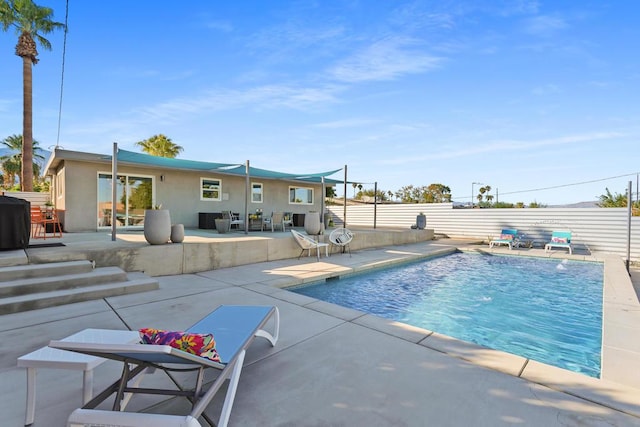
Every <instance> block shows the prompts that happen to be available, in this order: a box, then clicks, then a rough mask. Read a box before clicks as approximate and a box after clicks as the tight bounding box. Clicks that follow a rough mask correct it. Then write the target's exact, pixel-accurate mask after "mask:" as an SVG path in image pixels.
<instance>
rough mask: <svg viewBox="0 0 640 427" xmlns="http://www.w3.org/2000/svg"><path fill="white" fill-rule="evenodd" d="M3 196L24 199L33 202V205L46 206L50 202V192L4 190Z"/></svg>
mask: <svg viewBox="0 0 640 427" xmlns="http://www.w3.org/2000/svg"><path fill="white" fill-rule="evenodd" d="M2 195H3V196H9V197H15V198H17V199H23V200H26V201H28V202H30V203H31V205H32V206H45V204H46V203H47V202H49V200H50V198H49V193H38V192H35V191H34V192H25V191H3V192H2Z"/></svg>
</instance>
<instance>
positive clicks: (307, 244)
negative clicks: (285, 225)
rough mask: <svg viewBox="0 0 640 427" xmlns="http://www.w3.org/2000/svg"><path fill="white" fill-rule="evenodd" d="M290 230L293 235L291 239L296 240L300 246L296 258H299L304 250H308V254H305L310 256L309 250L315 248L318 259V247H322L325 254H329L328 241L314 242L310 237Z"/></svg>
mask: <svg viewBox="0 0 640 427" xmlns="http://www.w3.org/2000/svg"><path fill="white" fill-rule="evenodd" d="M290 231H291V234H292V235H293V239H294V240H295V241H296V243H297V244H298V246H300V248H301V249H302V250H301V251H300V255H298V259H300V257H301V256H302V254H304V251H308V252H309V254H308V255H307V256H311V251H312V250H313V249H315V250H316V256H317V257H318V261H320V248H324V252H325V256H329V244H328V243H322V242H316V241H315V240H313V239H312V238H311V237H309V236H305V235H304V234H302V233H300V232H299V231H296V230H290Z"/></svg>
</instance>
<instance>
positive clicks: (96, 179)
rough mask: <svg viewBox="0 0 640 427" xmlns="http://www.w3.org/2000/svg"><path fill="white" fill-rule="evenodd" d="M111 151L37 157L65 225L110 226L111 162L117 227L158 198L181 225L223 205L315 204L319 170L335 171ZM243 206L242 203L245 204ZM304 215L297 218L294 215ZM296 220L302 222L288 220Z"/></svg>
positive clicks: (320, 194) (322, 181) (212, 214)
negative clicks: (303, 171)
mask: <svg viewBox="0 0 640 427" xmlns="http://www.w3.org/2000/svg"><path fill="white" fill-rule="evenodd" d="M117 153H118V154H117V161H116V162H112V156H111V155H103V154H94V153H85V152H79V151H70V150H63V149H60V148H56V149H55V150H54V151H53V152H52V153H51V156H50V157H49V159H48V161H47V164H46V165H45V168H44V170H45V174H46V175H48V176H50V178H51V201H52V203H53V204H54V205H55V207H56V209H59V210H61V211H62V213H63V215H62V216H63V222H64V229H65V231H67V232H82V231H98V230H101V229H110V228H111V219H112V214H111V209H112V205H113V201H112V199H113V195H112V182H113V181H112V174H113V171H112V167H113V164H114V163H115V166H116V170H117V173H116V175H117V180H116V183H117V187H116V191H117V193H116V197H115V200H116V203H115V204H116V215H115V217H116V221H117V222H116V223H117V227H118V228H121V229H136V228H138V229H140V228H142V222H143V221H144V211H145V210H146V209H151V208H154V207H157V206H159V205H161V207H162V209H168V210H169V212H170V215H171V222H172V223H174V224H184V226H185V227H194V228H195V227H200V228H214V226H212V225H211V224H212V223H213V218H216V217H220V216H221V213H222V212H223V211H231V212H233V213H238V214H239V215H240V217H245V215H249V214H251V215H254V214H255V213H256V212H262V213H263V214H264V215H270V214H271V212H273V211H278V212H290V213H291V214H292V215H295V216H294V218H293V220H294V222H295V221H296V216H297V217H298V219H299V218H303V216H302V215H301V214H306V213H307V212H310V211H316V212H320V211H321V209H322V208H323V206H324V205H323V202H324V196H325V194H324V191H323V190H324V188H325V186H335V185H336V184H337V183H338V182H342V181H336V180H333V179H329V178H327V177H328V176H330V175H333V174H335V173H336V172H338V171H340V169H336V170H333V171H329V172H324V173H311V174H304V175H296V174H291V173H283V172H276V171H270V170H265V169H258V168H254V167H249V168H248V174H247V166H249V165H248V162H247V164H230V163H210V162H201V161H193V160H183V159H175V158H174V159H172V158H166V157H157V156H151V155H148V154H142V153H135V152H131V151H125V150H120V149H118V150H117ZM245 209H246V211H245ZM302 221H304V219H302ZM295 225H302V224H295Z"/></svg>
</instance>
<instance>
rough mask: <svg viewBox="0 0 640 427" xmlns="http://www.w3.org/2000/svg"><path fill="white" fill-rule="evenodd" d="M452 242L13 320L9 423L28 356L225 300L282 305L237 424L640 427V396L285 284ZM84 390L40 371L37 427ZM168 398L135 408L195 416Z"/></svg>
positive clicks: (282, 265) (249, 374)
mask: <svg viewBox="0 0 640 427" xmlns="http://www.w3.org/2000/svg"><path fill="white" fill-rule="evenodd" d="M458 243H459V242H458ZM452 245H454V246H455V245H456V242H451V241H446V242H445V241H434V242H428V243H421V244H415V245H409V246H400V247H386V248H380V249H375V250H362V251H358V252H355V253H353V256H352V257H349V256H348V255H346V254H345V255H336V256H332V257H330V258H328V259H327V258H323V259H322V260H321V262H316V261H315V259H314V258H306V259H305V258H303V259H301V260H296V259H293V260H283V261H274V262H266V263H258V264H252V265H247V266H242V267H233V268H227V269H220V270H214V271H208V272H203V273H199V274H185V275H178V276H165V277H159V280H160V286H161V288H160V289H159V290H157V291H152V292H146V293H141V294H134V295H128V296H120V297H115V298H108V299H106V300H97V301H90V302H85V303H79V304H74V305H69V306H62V307H55V308H47V309H43V310H37V311H31V312H24V313H17V314H12V315H5V316H2V317H1V320H2V321H1V322H0V342H2V352H1V354H0V376H1V380H0V394H1V395H2V397H3V398H2V399H1V400H0V413H1V414H2V415H1V417H2V422H1V423H0V424H1V425H3V426H5V425H6V426H20V425H22V424H23V421H24V410H25V392H26V391H25V389H26V374H25V371H24V369H21V368H17V367H16V359H17V358H18V357H19V356H21V355H23V354H25V353H28V352H30V351H32V350H34V349H36V348H39V347H41V346H43V345H46V344H47V343H48V341H49V340H50V339H59V338H63V337H65V336H68V335H71V334H72V333H74V332H77V331H79V330H82V329H85V328H109V329H131V330H136V329H138V328H142V327H149V326H150V327H158V328H166V329H181V328H186V327H188V326H189V325H191V324H192V323H194V322H195V321H197V320H198V319H200V318H201V317H203V316H204V315H206V314H207V313H209V312H210V311H211V310H212V309H213V308H215V307H216V306H218V305H220V304H261V305H265V304H266V305H277V306H278V308H279V309H280V312H281V320H282V323H281V331H280V332H281V336H280V341H279V342H278V344H277V345H276V347H274V348H271V347H270V346H269V345H268V344H267V343H266V341H264V342H263V340H256V341H255V342H254V344H253V346H252V347H251V348H250V350H249V352H248V354H247V359H246V362H245V368H244V370H243V373H242V376H241V379H240V384H239V388H238V393H237V395H236V402H235V405H234V409H233V411H232V414H231V420H230V425H231V426H313V427H320V426H425V425H430V426H518V427H519V426H582V425H586V426H640V390H637V389H634V388H631V387H625V386H622V385H619V384H616V383H612V382H606V381H600V380H596V379H593V378H588V377H585V376H582V375H579V374H575V373H571V372H568V371H564V370H561V369H557V368H552V367H548V366H546V365H542V364H539V363H535V362H533V361H526V360H524V363H523V360H521V359H522V358H519V357H517V356H513V355H506V354H504V353H500V352H495V351H489V350H487V349H484V348H480V347H477V346H472V345H469V344H466V343H461V342H460V341H456V340H452V339H450V338H447V337H444V336H441V335H438V334H435V333H431V332H430V331H425V330H422V329H418V328H413V327H409V326H407V325H404V324H400V323H396V322H393V321H389V320H385V319H381V318H377V317H375V316H371V315H367V314H364V313H361V312H358V311H355V310H350V309H346V308H341V307H338V306H335V305H332V304H328V303H324V302H321V301H317V300H314V299H311V298H308V297H305V296H302V295H298V294H295V293H292V292H288V291H286V290H283V289H281V287H282V286H285V285H290V284H295V283H302V282H305V281H312V280H317V279H319V278H322V277H326V276H328V275H330V274H334V273H335V272H336V271H339V272H350V271H354V270H359V269H363V268H369V267H371V266H373V265H383V264H386V263H391V262H396V261H399V260H406V259H410V258H412V257H416V256H423V255H424V254H427V253H433V252H435V251H439V250H443V249H446V248H448V247H452ZM523 366H524V367H526V368H523ZM630 369H636V367H635V366H630ZM118 374H119V366H118V364H117V363H115V362H111V361H109V362H107V363H105V364H103V365H101V366H99V367H98V368H97V369H96V372H95V386H96V389H100V388H102V387H104V386H106V385H107V384H109V383H110V382H111V381H113V379H114V378H115V377H116V376H117V375H118ZM158 375H160V376H161V375H163V374H158ZM157 381H160V379H157ZM81 384H82V376H81V373H79V372H75V371H63V370H41V371H39V372H38V379H37V385H38V398H37V406H36V420H35V424H34V426H36V427H37V426H47V427H50V426H63V425H65V420H66V418H67V417H68V415H69V413H70V412H71V411H72V410H73V409H75V408H76V407H78V406H80V403H81V397H82V393H81ZM156 401H157V398H156V399H155V400H154V398H152V397H149V398H142V399H140V400H139V401H134V403H135V404H134V405H133V406H132V409H136V410H143V409H148V410H150V411H152V412H153V411H157V412H162V413H170V412H172V411H173V412H178V413H179V412H181V411H182V412H184V411H185V408H186V407H185V403H184V400H182V399H172V400H170V401H167V402H163V403H161V404H159V405H156V406H152V404H153V403H154V402H156ZM220 406H221V401H220V399H216V400H215V401H214V404H212V405H211V406H210V407H209V408H208V410H207V411H206V412H207V414H209V415H210V416H211V417H212V418H213V419H217V414H218V410H219V408H220Z"/></svg>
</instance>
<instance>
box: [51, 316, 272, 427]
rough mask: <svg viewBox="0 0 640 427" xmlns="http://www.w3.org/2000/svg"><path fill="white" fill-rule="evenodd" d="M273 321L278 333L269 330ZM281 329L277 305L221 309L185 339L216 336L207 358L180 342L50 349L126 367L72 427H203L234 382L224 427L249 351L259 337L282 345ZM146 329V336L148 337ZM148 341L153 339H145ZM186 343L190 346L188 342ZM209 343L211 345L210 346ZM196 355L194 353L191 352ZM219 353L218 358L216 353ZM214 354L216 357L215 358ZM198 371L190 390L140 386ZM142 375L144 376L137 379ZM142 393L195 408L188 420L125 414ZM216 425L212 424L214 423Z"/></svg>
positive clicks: (60, 344) (66, 344)
mask: <svg viewBox="0 0 640 427" xmlns="http://www.w3.org/2000/svg"><path fill="white" fill-rule="evenodd" d="M270 319H273V333H270V332H267V331H266V330H265V329H264V327H265V325H266V324H267V323H268V322H269V321H270ZM279 329H280V314H279V311H278V308H277V307H274V306H226V305H223V306H220V307H218V308H217V309H215V310H214V311H213V312H212V313H210V314H209V315H207V316H206V317H205V318H203V319H202V320H200V321H199V322H198V323H196V324H195V325H193V326H191V327H190V328H189V329H187V330H186V331H185V332H177V333H176V334H184V335H183V336H185V337H187V338H193V337H195V336H196V335H194V334H199V335H198V336H207V334H211V335H212V339H211V341H213V340H215V347H214V348H213V349H210V348H209V350H208V351H207V355H206V356H205V355H199V354H198V353H197V352H195V354H194V353H191V352H187V351H183V350H181V349H178V348H180V347H181V346H180V343H179V342H178V341H175V340H174V342H173V343H172V344H171V345H155V344H152V345H148V344H142V343H139V344H104V343H102V344H101V343H95V342H94V343H91V342H73V341H51V342H50V343H49V346H50V347H53V348H58V349H62V350H69V351H75V352H78V353H83V354H89V355H92V356H98V357H103V358H105V359H112V360H116V361H119V362H122V364H123V370H122V376H121V378H120V379H118V380H117V381H116V382H114V383H113V384H112V385H110V386H109V387H107V388H106V389H105V390H104V391H103V392H101V393H100V394H98V395H97V396H96V397H95V398H94V399H92V400H91V401H89V402H88V403H87V404H85V405H84V406H83V407H82V408H80V409H76V410H75V411H73V412H72V413H71V415H70V416H69V420H68V426H70V427H75V426H78V427H80V426H88V425H96V426H97V425H109V426H134V425H135V426H153V427H160V426H176V427H177V426H186V427H199V426H201V424H200V422H199V421H198V418H199V417H202V418H203V419H205V420H206V421H207V422H208V423H210V424H211V421H210V420H209V418H208V416H207V415H206V414H204V411H205V409H206V408H207V406H209V404H210V403H211V401H212V399H213V397H214V396H215V395H216V393H217V392H218V391H219V390H220V389H221V388H222V387H223V386H224V385H225V381H226V380H227V379H229V384H228V386H227V389H226V390H227V391H226V396H225V399H224V404H223V406H222V410H221V414H220V419H219V421H218V423H217V425H218V426H220V427H224V426H226V425H227V423H228V421H229V417H230V415H231V408H232V406H233V401H234V398H235V394H236V390H237V387H238V381H239V379H240V373H241V372H242V365H243V362H244V358H245V353H246V351H247V348H248V347H249V346H250V345H251V343H252V342H253V339H254V337H263V338H266V339H267V340H268V341H269V342H270V343H271V345H272V346H275V344H276V342H277V341H278V334H279ZM143 332H148V331H145V330H141V336H142V335H145V334H143ZM145 337H146V338H147V339H149V337H148V336H147V335H145ZM183 341H189V340H188V339H186V340H183ZM209 343H210V342H209ZM190 351H191V350H190ZM216 352H217V354H215V353H216ZM212 355H215V356H216V357H212ZM187 368H188V369H189V370H196V371H197V379H196V382H195V386H194V387H193V389H191V390H186V389H185V390H182V389H183V387H180V389H178V390H174V389H163V388H142V387H139V386H138V385H139V383H140V380H141V379H142V378H141V377H142V375H143V374H144V373H145V371H147V369H149V370H151V371H152V370H153V369H160V370H163V371H166V372H168V371H172V370H173V371H176V370H177V371H185V370H186V369H187ZM208 368H210V369H214V370H218V371H219V374H218V376H217V378H216V379H215V380H214V381H213V383H211V385H210V386H209V388H208V389H207V388H206V386H205V385H204V384H203V383H204V373H205V370H206V369H208ZM138 375H140V377H138V378H136V377H137V376H138ZM136 393H138V394H155V395H169V396H184V397H187V398H188V399H189V400H190V401H191V403H192V408H191V412H190V413H189V414H188V415H166V414H147V413H132V412H124V409H125V407H126V405H127V404H128V403H129V401H130V399H131V396H133V395H135V394H136ZM113 394H115V398H114V402H113V407H112V410H111V411H109V410H97V409H95V408H96V407H97V406H98V405H100V404H101V403H102V402H104V401H105V400H107V399H108V398H109V396H111V395H113ZM212 425H213V424H212Z"/></svg>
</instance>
